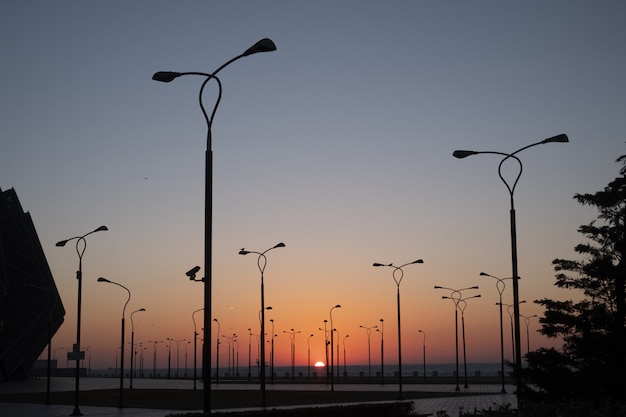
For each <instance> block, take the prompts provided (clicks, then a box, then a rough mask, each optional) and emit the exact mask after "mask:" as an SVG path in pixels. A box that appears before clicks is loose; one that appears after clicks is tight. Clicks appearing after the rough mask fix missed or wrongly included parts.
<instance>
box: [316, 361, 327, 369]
mask: <svg viewBox="0 0 626 417" xmlns="http://www.w3.org/2000/svg"><path fill="white" fill-rule="evenodd" d="M324 366H326V365H324V362H322V361H317V362H315V367H316V368H323V367H324Z"/></svg>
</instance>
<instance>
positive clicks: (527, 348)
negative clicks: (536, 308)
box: [520, 314, 537, 360]
mask: <svg viewBox="0 0 626 417" xmlns="http://www.w3.org/2000/svg"><path fill="white" fill-rule="evenodd" d="M520 317H523V318H524V321H525V322H526V356H528V353H529V352H530V333H529V332H528V326H529V325H530V319H532V318H533V317H537V315H536V314H533V315H532V316H525V315H523V314H520ZM526 360H528V358H526Z"/></svg>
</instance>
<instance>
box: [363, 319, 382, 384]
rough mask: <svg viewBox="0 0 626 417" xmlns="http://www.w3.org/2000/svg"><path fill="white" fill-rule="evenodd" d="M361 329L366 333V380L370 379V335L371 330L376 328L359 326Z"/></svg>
mask: <svg viewBox="0 0 626 417" xmlns="http://www.w3.org/2000/svg"><path fill="white" fill-rule="evenodd" d="M359 327H360V328H361V329H365V331H366V332H367V379H369V380H371V379H372V349H371V345H370V335H371V334H372V329H377V328H378V326H369V327H366V326H363V325H359Z"/></svg>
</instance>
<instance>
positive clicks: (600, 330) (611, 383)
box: [523, 155, 626, 401]
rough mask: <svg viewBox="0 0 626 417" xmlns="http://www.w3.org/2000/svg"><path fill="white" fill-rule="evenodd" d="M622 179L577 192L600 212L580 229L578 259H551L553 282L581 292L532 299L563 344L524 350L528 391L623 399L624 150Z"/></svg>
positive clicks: (546, 329) (547, 331)
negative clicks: (572, 296) (563, 297)
mask: <svg viewBox="0 0 626 417" xmlns="http://www.w3.org/2000/svg"><path fill="white" fill-rule="evenodd" d="M616 162H618V163H620V164H621V165H622V168H621V169H620V175H621V177H619V178H617V179H615V180H613V181H612V182H610V183H609V184H608V186H607V187H606V188H605V189H604V190H603V191H598V192H596V193H595V194H576V195H575V196H574V199H575V200H576V201H578V203H580V204H582V205H588V206H593V207H595V208H596V209H597V210H598V212H599V215H598V218H597V219H596V220H595V221H592V222H591V223H590V224H588V225H583V226H581V227H580V228H579V229H578V231H579V232H580V233H581V234H582V235H583V236H584V237H585V238H586V239H587V240H588V243H581V244H579V245H577V246H576V247H575V251H576V252H577V253H579V254H580V255H581V256H580V260H565V259H555V260H554V261H552V264H553V265H554V270H555V271H556V283H555V285H556V286H557V287H559V288H563V289H567V290H575V291H580V293H581V296H580V297H577V299H579V300H580V301H572V300H569V301H555V300H551V299H547V298H544V299H541V300H535V303H537V304H540V305H542V306H543V307H544V308H545V315H544V317H542V318H540V323H541V326H542V327H541V329H540V333H542V334H544V335H546V336H548V337H551V338H562V339H563V342H564V343H563V348H562V349H561V350H556V349H539V350H537V351H534V352H530V353H529V354H528V355H527V359H528V365H529V366H528V368H527V369H524V370H523V377H524V379H525V380H526V381H527V382H528V383H529V384H532V385H533V386H535V387H536V388H539V389H536V388H533V389H530V388H529V387H528V386H526V387H525V390H526V395H527V396H530V397H533V396H535V397H539V398H544V399H549V400H559V399H560V400H568V399H585V400H591V401H595V400H600V401H604V400H607V399H610V400H618V401H626V399H625V398H624V397H625V396H626V383H625V381H626V305H625V295H626V294H625V291H626V288H625V287H626V285H625V284H626V259H625V255H626V155H622V156H621V157H619V158H618V159H617V161H616Z"/></svg>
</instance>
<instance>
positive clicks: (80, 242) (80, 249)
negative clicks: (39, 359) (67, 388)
mask: <svg viewBox="0 0 626 417" xmlns="http://www.w3.org/2000/svg"><path fill="white" fill-rule="evenodd" d="M104 230H109V229H108V228H107V227H106V226H100V227H98V228H97V229H96V230H92V231H91V232H89V233H85V234H84V235H82V236H75V237H71V238H69V239H65V240H61V241H59V242H57V243H56V246H65V244H66V243H67V242H69V241H71V240H76V253H77V254H78V271H76V279H77V280H78V309H77V319H76V344H75V345H74V348H73V349H72V356H73V357H74V359H75V360H76V374H75V375H76V376H75V386H74V411H72V414H71V415H73V416H82V415H83V413H81V412H80V408H79V406H78V402H79V396H80V356H81V354H80V319H81V317H80V316H81V311H80V309H81V304H82V293H83V255H84V254H85V249H87V241H86V240H85V238H86V237H87V236H89V235H90V234H92V233H96V232H101V231H104ZM68 356H69V354H68Z"/></svg>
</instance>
